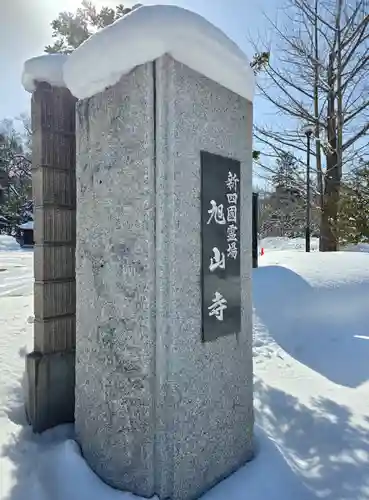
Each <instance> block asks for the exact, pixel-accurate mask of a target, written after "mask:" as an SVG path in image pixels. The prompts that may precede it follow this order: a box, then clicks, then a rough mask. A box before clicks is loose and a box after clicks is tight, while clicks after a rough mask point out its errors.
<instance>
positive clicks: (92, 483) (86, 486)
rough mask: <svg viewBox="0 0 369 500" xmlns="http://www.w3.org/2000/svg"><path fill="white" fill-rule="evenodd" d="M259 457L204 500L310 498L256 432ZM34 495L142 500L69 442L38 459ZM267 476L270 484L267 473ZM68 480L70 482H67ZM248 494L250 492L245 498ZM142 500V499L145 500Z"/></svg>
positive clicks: (34, 498) (62, 499)
mask: <svg viewBox="0 0 369 500" xmlns="http://www.w3.org/2000/svg"><path fill="white" fill-rule="evenodd" d="M256 435H257V442H256V445H257V446H256V447H257V456H256V458H255V459H254V461H253V462H250V463H249V464H247V465H246V466H244V467H242V468H241V469H239V470H238V471H237V472H236V473H235V474H233V475H232V476H231V477H229V478H228V479H226V480H225V481H223V482H222V483H220V484H218V485H217V486H215V488H213V489H212V490H210V491H209V492H208V493H206V494H205V495H204V496H203V497H202V498H203V500H224V499H225V498H230V499H232V500H245V498H246V499H250V500H264V499H268V500H281V491H285V492H286V493H287V492H288V494H287V496H284V497H283V499H291V500H292V499H293V500H295V499H296V498H298V499H299V500H308V499H310V498H311V495H310V494H309V493H308V492H307V490H306V489H305V488H304V486H303V485H301V483H300V482H299V480H298V478H297V477H296V475H295V474H294V473H293V472H292V471H291V468H290V467H289V465H288V464H287V463H286V461H285V459H284V458H283V456H282V453H281V451H280V450H279V449H278V447H277V446H276V444H275V443H273V442H272V441H271V440H269V439H268V438H267V436H266V435H265V434H264V433H263V432H262V431H261V430H260V429H257V432H256ZM38 461H39V467H38V476H37V480H36V481H34V482H33V483H32V484H33V495H31V497H28V498H27V500H49V499H50V498H53V499H54V500H81V499H82V498H88V500H135V499H136V500H140V498H139V497H137V496H134V495H132V494H130V493H126V492H121V491H117V490H114V489H112V488H110V487H109V486H107V485H106V484H105V483H103V482H102V481H101V480H100V479H99V478H98V477H97V476H96V475H95V474H94V473H93V472H92V471H91V469H90V468H89V467H88V466H87V464H86V462H85V461H84V460H83V458H82V456H81V452H80V449H79V447H78V445H77V444H76V443H75V442H74V441H72V440H68V441H65V442H64V443H61V444H59V445H58V446H55V448H54V449H50V450H48V451H47V452H46V453H44V454H43V455H41V456H40V457H39V460H38ZM266 471H267V472H268V481H265V473H266ZM66 479H67V480H66ZM245 491H247V492H248V495H247V497H245ZM155 499H156V497H154V499H153V500H155ZM142 500H143V499H142Z"/></svg>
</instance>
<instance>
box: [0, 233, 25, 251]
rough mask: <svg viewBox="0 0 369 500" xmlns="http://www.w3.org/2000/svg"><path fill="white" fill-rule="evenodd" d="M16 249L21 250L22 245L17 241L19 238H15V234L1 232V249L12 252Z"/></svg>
mask: <svg viewBox="0 0 369 500" xmlns="http://www.w3.org/2000/svg"><path fill="white" fill-rule="evenodd" d="M14 250H20V246H19V244H18V243H17V240H16V239H15V238H13V236H8V235H6V234H0V251H2V252H11V251H14Z"/></svg>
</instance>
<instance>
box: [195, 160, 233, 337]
mask: <svg viewBox="0 0 369 500" xmlns="http://www.w3.org/2000/svg"><path fill="white" fill-rule="evenodd" d="M201 210H202V224H201V226H202V227H201V233H202V234H201V236H202V335H203V341H204V342H207V341H210V340H215V339H216V338H218V337H221V336H224V335H230V334H234V333H239V331H240V328H241V275H240V271H241V266H240V227H241V217H240V216H241V213H240V162H239V161H237V160H233V159H231V158H225V157H223V156H219V155H213V154H211V153H206V152H202V153H201Z"/></svg>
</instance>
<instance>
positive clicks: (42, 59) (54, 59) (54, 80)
mask: <svg viewBox="0 0 369 500" xmlns="http://www.w3.org/2000/svg"><path fill="white" fill-rule="evenodd" d="M67 58H68V56H67V55H66V54H44V55H42V56H39V57H33V58H32V59H28V61H26V62H25V63H24V67H23V73H22V85H23V87H24V88H25V90H26V91H27V92H31V93H32V92H33V91H34V90H35V89H36V83H37V82H46V83H49V84H50V85H52V86H54V87H65V83H64V79H63V66H64V63H65V61H66V60H67Z"/></svg>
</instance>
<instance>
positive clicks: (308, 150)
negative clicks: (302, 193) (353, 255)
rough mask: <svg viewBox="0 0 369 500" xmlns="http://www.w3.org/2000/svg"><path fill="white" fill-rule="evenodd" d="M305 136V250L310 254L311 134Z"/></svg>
mask: <svg viewBox="0 0 369 500" xmlns="http://www.w3.org/2000/svg"><path fill="white" fill-rule="evenodd" d="M306 136H307V153H306V233H305V250H306V252H310V138H311V133H306Z"/></svg>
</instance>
